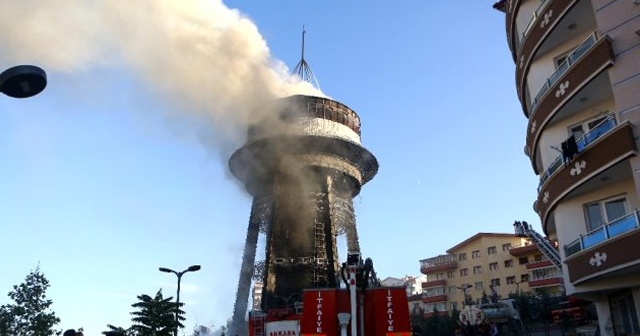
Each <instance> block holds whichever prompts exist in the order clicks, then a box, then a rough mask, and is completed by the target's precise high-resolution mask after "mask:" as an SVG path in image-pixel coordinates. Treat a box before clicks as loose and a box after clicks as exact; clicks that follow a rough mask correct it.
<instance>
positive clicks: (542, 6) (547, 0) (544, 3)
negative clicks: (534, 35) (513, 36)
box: [518, 0, 551, 48]
mask: <svg viewBox="0 0 640 336" xmlns="http://www.w3.org/2000/svg"><path fill="white" fill-rule="evenodd" d="M550 2H551V0H544V1H542V2H541V3H540V5H539V6H538V8H536V10H535V11H533V16H532V17H531V20H529V23H528V24H527V27H525V28H524V30H523V31H522V34H520V39H518V48H519V47H520V46H521V45H522V41H524V37H525V36H527V34H528V33H529V31H530V30H531V27H533V24H534V23H535V22H536V20H537V19H538V16H540V13H542V12H544V10H545V9H547V5H549V3H550Z"/></svg>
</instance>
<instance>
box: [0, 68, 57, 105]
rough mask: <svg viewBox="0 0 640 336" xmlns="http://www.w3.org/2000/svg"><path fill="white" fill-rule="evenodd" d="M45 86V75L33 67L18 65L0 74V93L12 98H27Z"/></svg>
mask: <svg viewBox="0 0 640 336" xmlns="http://www.w3.org/2000/svg"><path fill="white" fill-rule="evenodd" d="M46 86H47V73H46V72H44V70H42V69H40V68H39V67H37V66H35V65H18V66H14V67H11V68H9V69H7V70H5V71H3V72H2V73H0V92H2V93H4V94H5V95H7V96H9V97H13V98H28V97H33V96H35V95H37V94H38V93H40V92H42V90H44V88H45V87H46Z"/></svg>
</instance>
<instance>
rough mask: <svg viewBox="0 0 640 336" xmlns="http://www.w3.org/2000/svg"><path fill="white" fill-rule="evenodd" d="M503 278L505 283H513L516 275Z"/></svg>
mask: <svg viewBox="0 0 640 336" xmlns="http://www.w3.org/2000/svg"><path fill="white" fill-rule="evenodd" d="M505 280H507V285H513V284H515V283H516V277H515V276H508V277H507V278H506V279H505Z"/></svg>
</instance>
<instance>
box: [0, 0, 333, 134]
mask: <svg viewBox="0 0 640 336" xmlns="http://www.w3.org/2000/svg"><path fill="white" fill-rule="evenodd" d="M0 31H2V34H0V64H9V65H10V64H21V63H33V64H37V65H39V66H41V67H43V68H45V69H46V70H47V72H49V73H52V72H60V73H75V72H79V71H90V70H92V69H96V68H100V69H104V68H106V69H108V68H114V69H122V68H124V69H126V70H127V71H129V72H130V73H131V74H132V75H133V76H135V77H136V78H137V79H138V80H140V82H142V83H145V84H146V85H148V87H149V88H151V89H152V90H154V91H156V90H157V92H158V93H159V96H161V97H163V98H168V103H169V104H171V105H172V106H174V108H173V109H174V110H181V111H184V112H189V113H192V114H195V115H197V116H199V117H202V116H204V117H205V118H204V119H203V120H205V121H206V122H208V123H210V126H211V128H212V129H211V130H212V131H214V132H215V133H216V134H218V137H220V134H223V135H222V136H223V137H231V138H234V137H239V136H240V134H242V136H243V134H244V131H245V130H246V127H247V124H248V122H250V120H249V119H250V118H253V117H254V115H253V113H255V111H259V107H260V106H263V105H264V103H265V102H266V101H269V100H272V99H274V98H277V97H283V96H287V95H291V94H296V93H297V94H313V95H322V94H321V93H320V92H317V90H315V89H314V88H313V87H312V86H311V85H310V84H309V83H306V82H301V81H300V80H298V79H297V78H296V77H291V76H289V74H288V73H289V70H288V69H287V67H286V66H285V65H284V64H282V63H281V62H279V61H277V60H275V59H273V58H272V57H271V55H270V52H269V48H268V46H267V44H266V42H265V40H264V39H263V38H262V36H261V35H260V33H259V31H258V29H257V27H256V26H255V24H254V23H253V22H251V21H250V20H249V19H248V18H246V17H244V16H243V15H242V14H241V13H240V12H239V11H237V10H234V9H229V8H227V7H226V6H225V5H224V4H223V3H222V2H221V1H218V0H135V1H131V0H108V1H96V0H20V1H2V2H0ZM229 140H232V141H231V142H236V141H233V140H240V139H225V140H224V141H222V142H224V143H229V142H230V141H229Z"/></svg>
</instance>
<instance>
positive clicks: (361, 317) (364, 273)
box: [248, 252, 412, 336]
mask: <svg viewBox="0 0 640 336" xmlns="http://www.w3.org/2000/svg"><path fill="white" fill-rule="evenodd" d="M341 276H342V280H343V283H344V287H341V288H309V289H305V290H304V291H303V295H302V302H301V303H299V304H297V305H295V306H293V307H288V308H285V309H267V310H266V311H255V310H254V311H251V312H250V313H249V320H248V324H249V325H248V334H249V336H365V335H366V336H411V335H412V332H411V323H410V318H409V305H408V302H407V294H406V289H405V288H404V287H400V286H399V287H381V286H380V282H379V281H378V280H377V277H376V276H375V271H374V270H373V263H372V261H371V259H369V258H367V259H366V260H365V261H364V262H363V260H362V258H361V257H360V253H357V252H351V253H348V256H347V262H345V263H343V264H342V271H341Z"/></svg>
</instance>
